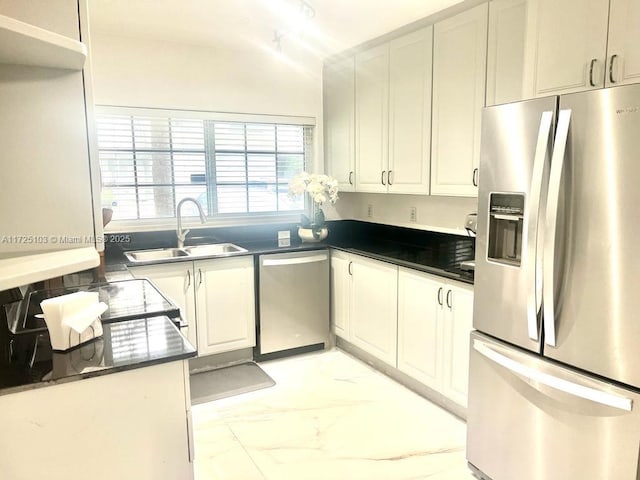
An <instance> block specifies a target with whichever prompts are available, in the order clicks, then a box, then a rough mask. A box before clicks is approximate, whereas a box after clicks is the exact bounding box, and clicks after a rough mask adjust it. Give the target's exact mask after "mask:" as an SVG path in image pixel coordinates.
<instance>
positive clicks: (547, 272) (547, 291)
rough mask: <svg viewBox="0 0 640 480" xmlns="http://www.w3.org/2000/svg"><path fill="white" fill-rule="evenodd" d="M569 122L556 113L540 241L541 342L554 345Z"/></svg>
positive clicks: (562, 113)
mask: <svg viewBox="0 0 640 480" xmlns="http://www.w3.org/2000/svg"><path fill="white" fill-rule="evenodd" d="M570 122H571V110H560V113H559V114H558V129H557V131H556V139H555V142H554V145H553V154H552V156H551V173H550V174H549V196H548V198H547V214H546V218H545V229H546V230H545V238H544V258H543V262H544V270H543V284H544V289H543V291H542V300H543V309H544V310H543V311H544V335H545V343H546V344H547V345H550V346H552V347H555V346H556V319H555V279H554V275H555V272H554V268H555V263H556V258H555V241H556V228H557V223H558V202H559V200H560V180H561V177H562V167H563V166H564V157H565V151H566V148H567V138H568V135H569V124H570Z"/></svg>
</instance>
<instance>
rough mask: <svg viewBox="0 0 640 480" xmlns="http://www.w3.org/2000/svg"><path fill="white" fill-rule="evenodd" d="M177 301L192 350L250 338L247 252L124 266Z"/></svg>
mask: <svg viewBox="0 0 640 480" xmlns="http://www.w3.org/2000/svg"><path fill="white" fill-rule="evenodd" d="M129 271H130V272H131V273H132V274H133V276H134V277H136V278H142V277H146V278H148V279H150V280H151V281H152V282H153V283H154V284H155V285H156V286H157V287H158V288H159V289H160V291H161V292H162V293H163V294H164V295H165V296H167V297H168V298H169V299H170V300H171V301H172V302H173V303H175V304H176V305H177V306H178V307H180V311H181V314H182V318H183V320H185V321H186V322H187V323H188V324H189V328H188V330H187V338H188V339H189V341H190V342H191V343H192V344H193V345H197V347H198V355H200V356H202V355H210V354H214V353H222V352H228V351H232V350H237V349H240V348H248V347H253V346H255V344H256V330H255V290H254V272H253V257H252V256H241V257H231V258H216V259H211V260H198V261H195V262H179V263H161V264H157V265H146V266H139V267H129Z"/></svg>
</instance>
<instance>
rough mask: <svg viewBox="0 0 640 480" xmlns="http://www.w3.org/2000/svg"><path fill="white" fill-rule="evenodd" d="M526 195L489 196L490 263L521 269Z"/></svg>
mask: <svg viewBox="0 0 640 480" xmlns="http://www.w3.org/2000/svg"><path fill="white" fill-rule="evenodd" d="M523 219H524V194H522V193H492V194H490V196H489V239H488V246H489V248H488V252H487V255H488V257H489V260H490V261H494V262H498V263H502V264H505V265H511V266H514V267H519V266H520V263H521V261H522V227H523Z"/></svg>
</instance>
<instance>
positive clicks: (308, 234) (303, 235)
mask: <svg viewBox="0 0 640 480" xmlns="http://www.w3.org/2000/svg"><path fill="white" fill-rule="evenodd" d="M313 231H314V229H313V228H304V227H298V236H299V237H300V240H302V243H318V242H321V241H323V240H324V239H325V238H327V235H329V230H328V229H327V227H322V228H320V229H318V228H316V229H315V231H316V235H314V234H313Z"/></svg>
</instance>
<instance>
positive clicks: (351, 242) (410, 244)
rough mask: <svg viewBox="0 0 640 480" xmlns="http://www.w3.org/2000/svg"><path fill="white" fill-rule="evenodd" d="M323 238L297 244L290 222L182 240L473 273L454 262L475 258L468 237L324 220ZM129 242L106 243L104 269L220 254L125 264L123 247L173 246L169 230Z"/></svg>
mask: <svg viewBox="0 0 640 480" xmlns="http://www.w3.org/2000/svg"><path fill="white" fill-rule="evenodd" d="M328 224H329V231H330V234H329V237H328V238H327V239H326V240H325V241H324V242H320V243H300V240H299V239H298V238H297V235H296V233H295V228H294V227H291V226H290V225H284V226H282V225H280V226H274V227H271V228H269V227H263V230H258V228H257V227H251V229H249V228H243V227H239V228H237V229H234V228H220V229H210V230H203V231H201V232H200V236H199V237H196V238H192V239H189V238H187V244H193V245H195V244H203V243H226V242H230V243H234V244H236V245H238V246H240V247H243V248H245V249H247V252H239V253H233V254H230V255H227V257H228V256H241V255H261V254H268V253H286V252H295V251H305V250H315V249H319V248H337V249H340V250H344V251H346V252H350V253H354V254H358V255H363V256H367V257H369V258H374V259H376V260H381V261H385V262H389V263H392V264H395V265H399V266H402V267H406V268H411V269H414V270H419V271H422V272H426V273H430V274H433V275H438V276H441V277H444V278H448V279H451V280H456V281H460V282H464V283H468V284H473V274H472V273H469V272H465V271H462V270H461V269H460V262H462V261H465V260H472V259H473V258H474V256H475V240H474V239H473V238H469V237H464V236H459V235H451V234H443V233H435V232H428V231H423V230H414V229H408V228H403V227H394V226H389V225H380V224H372V223H368V222H359V221H353V220H341V221H333V222H328ZM279 229H290V230H291V246H289V247H278V244H277V240H276V238H277V233H276V231H277V230H279ZM130 236H131V237H132V241H131V242H129V243H128V244H124V245H122V244H121V245H113V244H111V245H109V244H108V245H107V247H108V249H107V256H106V261H107V271H117V270H118V269H121V268H122V266H123V265H124V266H141V265H151V264H157V263H169V262H171V263H174V262H185V261H197V260H204V259H208V258H223V257H220V256H211V257H205V256H199V257H178V258H172V259H168V260H162V261H152V262H130V261H129V260H128V259H127V258H126V257H125V256H124V253H123V252H124V251H125V250H144V249H151V248H168V247H173V246H175V231H165V232H154V234H153V235H151V234H150V233H141V234H135V233H134V234H130Z"/></svg>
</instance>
